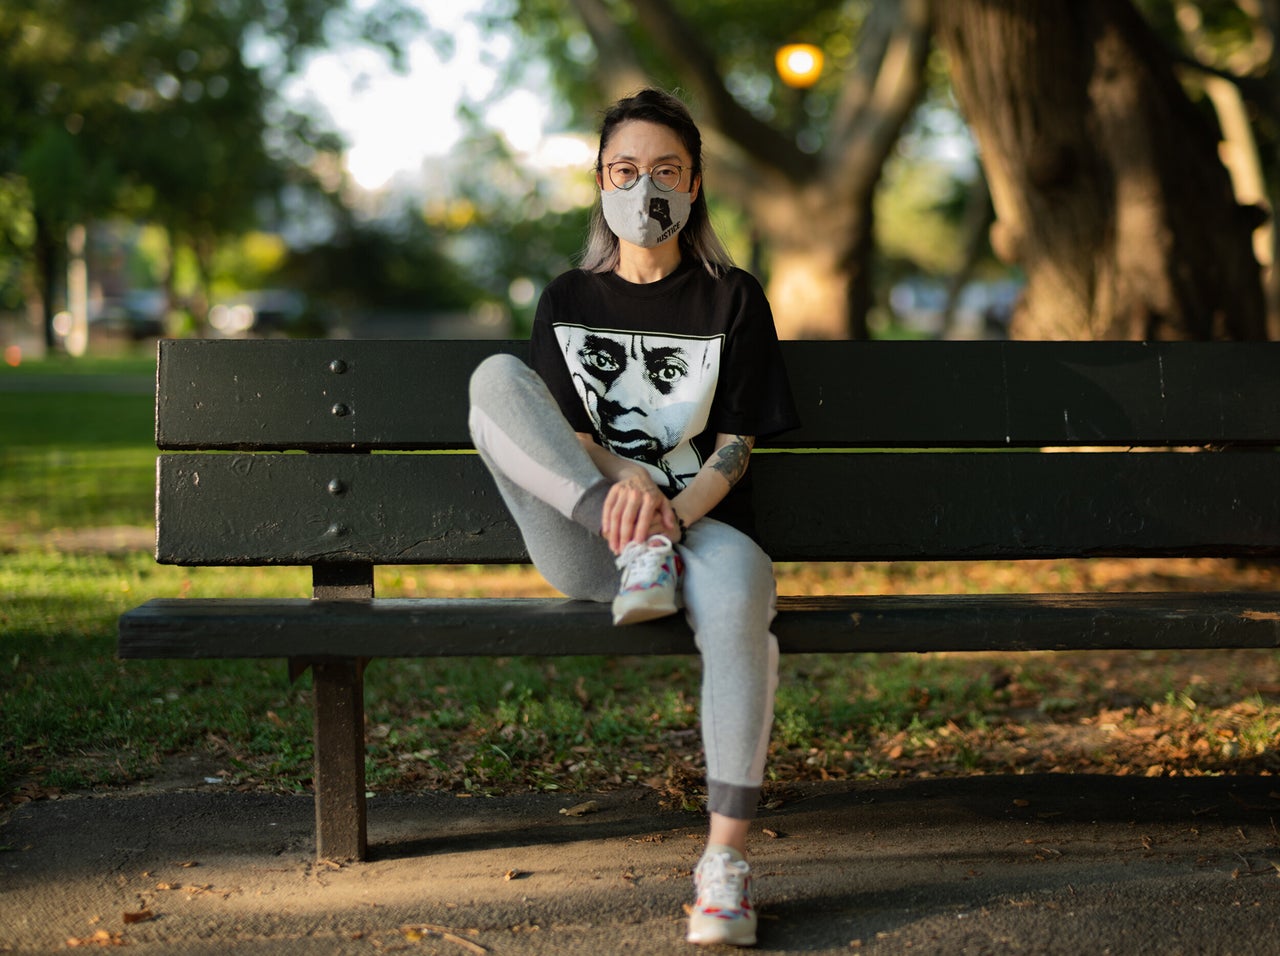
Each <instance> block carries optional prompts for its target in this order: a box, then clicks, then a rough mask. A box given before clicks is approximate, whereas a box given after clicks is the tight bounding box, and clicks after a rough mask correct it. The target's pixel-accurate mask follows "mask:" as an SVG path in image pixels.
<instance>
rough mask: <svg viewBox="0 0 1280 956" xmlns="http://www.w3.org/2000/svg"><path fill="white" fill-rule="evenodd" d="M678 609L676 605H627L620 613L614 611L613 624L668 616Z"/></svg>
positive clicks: (631, 622) (634, 622) (639, 621)
mask: <svg viewBox="0 0 1280 956" xmlns="http://www.w3.org/2000/svg"><path fill="white" fill-rule="evenodd" d="M677 610H678V609H677V608H676V607H674V606H673V607H653V606H652V605H637V606H636V607H629V608H627V609H625V610H624V611H622V612H621V613H619V612H617V611H614V613H613V624H614V626H615V627H620V626H622V625H623V624H640V623H642V622H644V621H654V620H657V619H658V618H660V617H670V616H671V615H672V614H675V613H676V611H677Z"/></svg>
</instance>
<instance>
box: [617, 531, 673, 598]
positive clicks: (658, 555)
mask: <svg viewBox="0 0 1280 956" xmlns="http://www.w3.org/2000/svg"><path fill="white" fill-rule="evenodd" d="M650 542H655V543H656V545H651V544H650ZM670 555H671V541H670V539H668V538H665V537H663V536H662V535H660V534H655V535H654V536H653V537H652V538H650V539H649V541H632V542H631V543H630V544H629V545H627V546H626V547H625V548H623V549H622V554H620V555H618V560H617V561H616V562H615V563H616V564H617V566H618V568H619V569H621V570H622V586H623V587H624V588H625V587H628V586H629V585H630V584H631V582H632V580H633V579H635V578H637V577H638V578H639V579H640V580H641V581H651V580H653V579H654V578H655V577H657V576H658V573H659V572H660V571H661V570H662V562H663V561H665V560H667V558H668V557H669V556H670Z"/></svg>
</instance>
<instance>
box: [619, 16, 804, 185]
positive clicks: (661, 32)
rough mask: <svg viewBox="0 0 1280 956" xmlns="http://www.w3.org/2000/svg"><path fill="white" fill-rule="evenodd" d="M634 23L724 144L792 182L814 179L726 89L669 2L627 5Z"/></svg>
mask: <svg viewBox="0 0 1280 956" xmlns="http://www.w3.org/2000/svg"><path fill="white" fill-rule="evenodd" d="M631 5H632V7H633V8H634V9H635V11H636V18H637V19H638V20H639V21H640V24H641V26H643V27H644V28H645V30H647V31H648V32H649V34H650V35H651V36H652V37H653V39H654V41H655V42H656V43H657V45H658V47H659V49H661V50H662V52H663V54H664V55H665V56H666V57H667V58H668V59H669V60H670V61H671V63H672V65H673V66H674V67H676V68H677V69H680V70H684V71H687V73H688V76H689V80H690V85H691V86H692V87H693V88H694V90H695V91H696V92H697V94H698V96H699V98H700V99H701V100H702V101H703V103H704V104H705V105H706V108H707V111H708V112H709V113H710V115H711V119H712V122H713V123H714V124H715V125H716V127H717V128H718V130H719V131H720V133H721V134H722V135H724V136H725V137H726V138H727V139H729V140H731V141H732V142H733V143H735V144H736V145H737V146H738V147H739V148H740V149H742V150H743V151H744V152H746V153H747V154H748V155H750V156H752V157H754V158H755V159H756V161H758V162H760V163H762V164H764V165H767V166H771V167H773V168H774V169H776V170H777V171H778V172H779V173H781V174H782V175H783V176H785V177H786V178H788V179H790V180H792V181H793V182H796V181H801V180H804V179H807V178H809V177H810V176H812V175H813V174H814V173H815V172H816V169H817V164H816V162H815V161H814V159H813V158H812V157H810V156H808V155H807V154H805V153H804V152H802V151H801V150H800V148H799V147H797V146H796V144H795V142H794V141H793V140H792V139H790V138H788V137H787V136H786V135H784V134H783V133H781V132H779V131H778V130H777V129H775V128H774V127H772V126H770V125H769V124H768V123H766V122H764V121H763V120H761V119H759V118H758V117H756V116H755V115H753V114H752V113H751V112H750V111H749V110H747V109H746V108H745V107H744V106H742V104H741V103H739V102H738V101H737V100H735V99H734V98H733V95H732V94H731V93H730V92H729V90H728V89H727V88H726V87H725V83H724V78H723V77H722V76H721V75H720V72H719V70H718V68H717V67H716V58H715V54H714V53H712V51H711V49H710V47H708V46H707V44H706V43H704V42H703V41H702V38H701V37H700V36H699V35H698V34H697V32H696V31H695V30H694V29H693V28H692V27H691V26H690V25H689V21H688V20H686V19H685V18H684V17H683V16H681V15H680V13H679V12H678V11H677V10H676V9H675V7H674V6H673V5H672V4H671V3H670V2H669V0H631Z"/></svg>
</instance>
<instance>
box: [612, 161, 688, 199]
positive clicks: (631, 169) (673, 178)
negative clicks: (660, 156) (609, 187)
mask: <svg viewBox="0 0 1280 956" xmlns="http://www.w3.org/2000/svg"><path fill="white" fill-rule="evenodd" d="M642 168H644V167H642V166H637V165H636V164H635V163H632V162H627V161H626V160H620V161H619V162H616V163H609V164H608V165H607V166H605V171H606V172H607V173H608V174H609V182H611V183H613V185H614V186H615V187H617V188H618V189H630V188H631V187H632V186H634V185H635V184H636V183H638V182H640V170H641V169H642ZM683 175H684V167H683V166H677V165H676V164H675V163H659V164H658V165H657V166H650V167H649V178H650V179H651V180H653V184H654V185H655V186H657V187H658V188H659V189H661V190H662V191H663V192H664V193H669V192H671V190H673V189H675V188H676V187H677V186H679V185H680V177H681V176H683Z"/></svg>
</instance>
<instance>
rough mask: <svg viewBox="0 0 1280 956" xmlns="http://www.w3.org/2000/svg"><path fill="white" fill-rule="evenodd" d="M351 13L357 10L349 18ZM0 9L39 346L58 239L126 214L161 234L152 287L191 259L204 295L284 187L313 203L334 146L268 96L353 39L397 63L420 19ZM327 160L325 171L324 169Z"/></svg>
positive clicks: (70, 1)
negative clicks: (165, 262) (317, 56)
mask: <svg viewBox="0 0 1280 956" xmlns="http://www.w3.org/2000/svg"><path fill="white" fill-rule="evenodd" d="M352 6H353V7H354V6H355V5H354V4H353V5H352ZM360 7H361V10H360V12H359V13H355V12H353V11H352V10H351V9H348V8H347V5H345V4H342V3H333V2H331V0H185V2H182V3H172V2H169V0H6V3H5V4H4V5H3V6H2V7H0V49H2V50H4V51H5V53H4V57H3V58H0V176H4V177H5V182H6V183H12V182H13V181H14V178H15V177H20V179H21V180H22V182H23V183H24V184H25V200H26V203H25V205H26V209H25V213H26V214H25V216H22V215H19V216H18V217H16V220H15V221H25V222H26V223H27V226H26V227H25V230H23V229H18V230H17V231H18V232H19V234H18V235H16V236H14V235H13V233H14V232H15V227H14V226H12V225H10V226H8V227H7V234H8V235H7V238H9V246H10V248H11V249H13V248H15V247H16V248H17V249H19V250H20V249H21V248H22V246H23V244H24V243H28V244H29V246H28V248H29V250H30V252H31V254H32V256H33V258H34V263H35V269H34V274H35V277H36V281H35V286H36V288H35V289H34V290H33V291H34V292H35V293H36V294H37V295H38V296H39V298H40V299H41V301H42V303H43V308H44V310H45V325H46V330H47V331H46V335H47V338H48V340H49V342H50V343H52V341H53V331H52V320H53V314H52V313H53V309H54V303H55V300H56V297H57V292H56V289H57V284H58V281H59V277H60V276H61V275H63V274H65V257H66V250H67V242H66V237H67V235H68V230H70V229H71V228H72V227H74V226H77V225H78V224H82V223H84V222H85V221H87V220H90V219H94V218H99V217H105V216H109V215H112V214H125V215H129V216H132V217H135V218H137V219H141V220H145V221H149V222H153V223H157V224H160V225H162V226H163V227H164V228H165V230H166V231H167V234H168V238H169V243H170V250H171V251H170V256H169V268H166V269H165V270H164V273H165V274H164V276H163V277H162V280H163V283H164V285H165V287H166V288H168V289H169V290H170V291H171V290H172V276H173V269H172V265H173V263H174V262H175V261H176V258H177V257H176V254H175V252H176V250H177V249H178V248H180V247H185V248H186V249H188V250H189V251H190V252H191V253H192V255H193V260H194V262H195V263H196V264H197V269H198V272H199V275H200V277H201V284H202V286H203V288H204V290H205V293H206V294H205V296H204V301H203V302H195V303H193V305H194V307H195V309H196V311H197V312H200V311H203V310H206V309H207V308H208V296H207V292H208V285H209V281H208V280H209V267H210V264H211V262H212V258H213V256H214V254H215V251H216V249H217V246H218V244H219V243H220V242H221V241H223V240H225V239H227V238H228V237H232V236H235V235H237V234H239V233H242V232H245V231H248V230H249V229H250V228H252V227H253V226H254V225H255V224H257V223H258V222H259V221H261V219H263V218H264V215H266V216H267V217H268V218H269V214H265V213H264V210H265V209H266V207H268V206H270V205H271V204H273V203H275V202H277V201H278V200H279V198H280V197H281V195H282V193H283V191H284V190H285V188H286V187H287V186H290V185H293V186H295V187H297V188H301V189H311V190H316V189H318V190H321V191H323V190H324V185H323V183H321V182H320V181H319V180H318V179H317V177H316V175H315V168H316V165H317V164H316V157H317V154H318V153H322V152H328V153H331V154H333V155H334V156H335V157H336V156H337V154H338V151H339V149H340V143H339V141H338V140H337V139H336V138H335V137H334V136H333V135H332V134H329V133H325V132H324V131H322V130H318V129H317V128H316V127H315V125H314V123H313V121H312V120H311V119H310V118H309V117H307V116H305V115H298V114H296V113H292V112H290V111H288V110H286V109H284V108H283V106H282V104H281V102H280V101H279V100H278V99H277V98H276V96H275V93H274V91H275V90H276V89H277V87H278V85H279V84H280V82H281V81H282V79H283V77H284V76H286V75H287V74H289V73H290V72H291V71H293V70H295V69H296V68H297V66H298V64H299V63H300V62H301V60H302V58H303V57H304V56H305V55H306V54H307V53H308V51H311V50H315V49H318V48H321V47H323V46H324V45H326V44H327V43H330V42H333V41H334V38H335V37H345V38H346V39H348V40H351V39H355V38H359V39H363V40H364V41H366V42H369V43H373V44H376V45H377V46H379V47H381V48H382V49H384V50H386V51H387V53H388V55H389V56H392V57H393V58H394V57H395V56H397V54H398V52H399V50H400V46H399V44H400V41H401V39H403V38H404V37H405V36H406V34H407V33H409V32H412V31H414V30H417V29H420V28H421V24H422V20H421V18H420V17H419V16H418V15H416V14H415V13H414V12H413V10H412V8H411V7H409V6H406V5H404V4H401V3H400V2H399V0H378V2H376V3H374V4H372V5H370V4H361V5H360ZM335 161H336V160H335Z"/></svg>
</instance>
